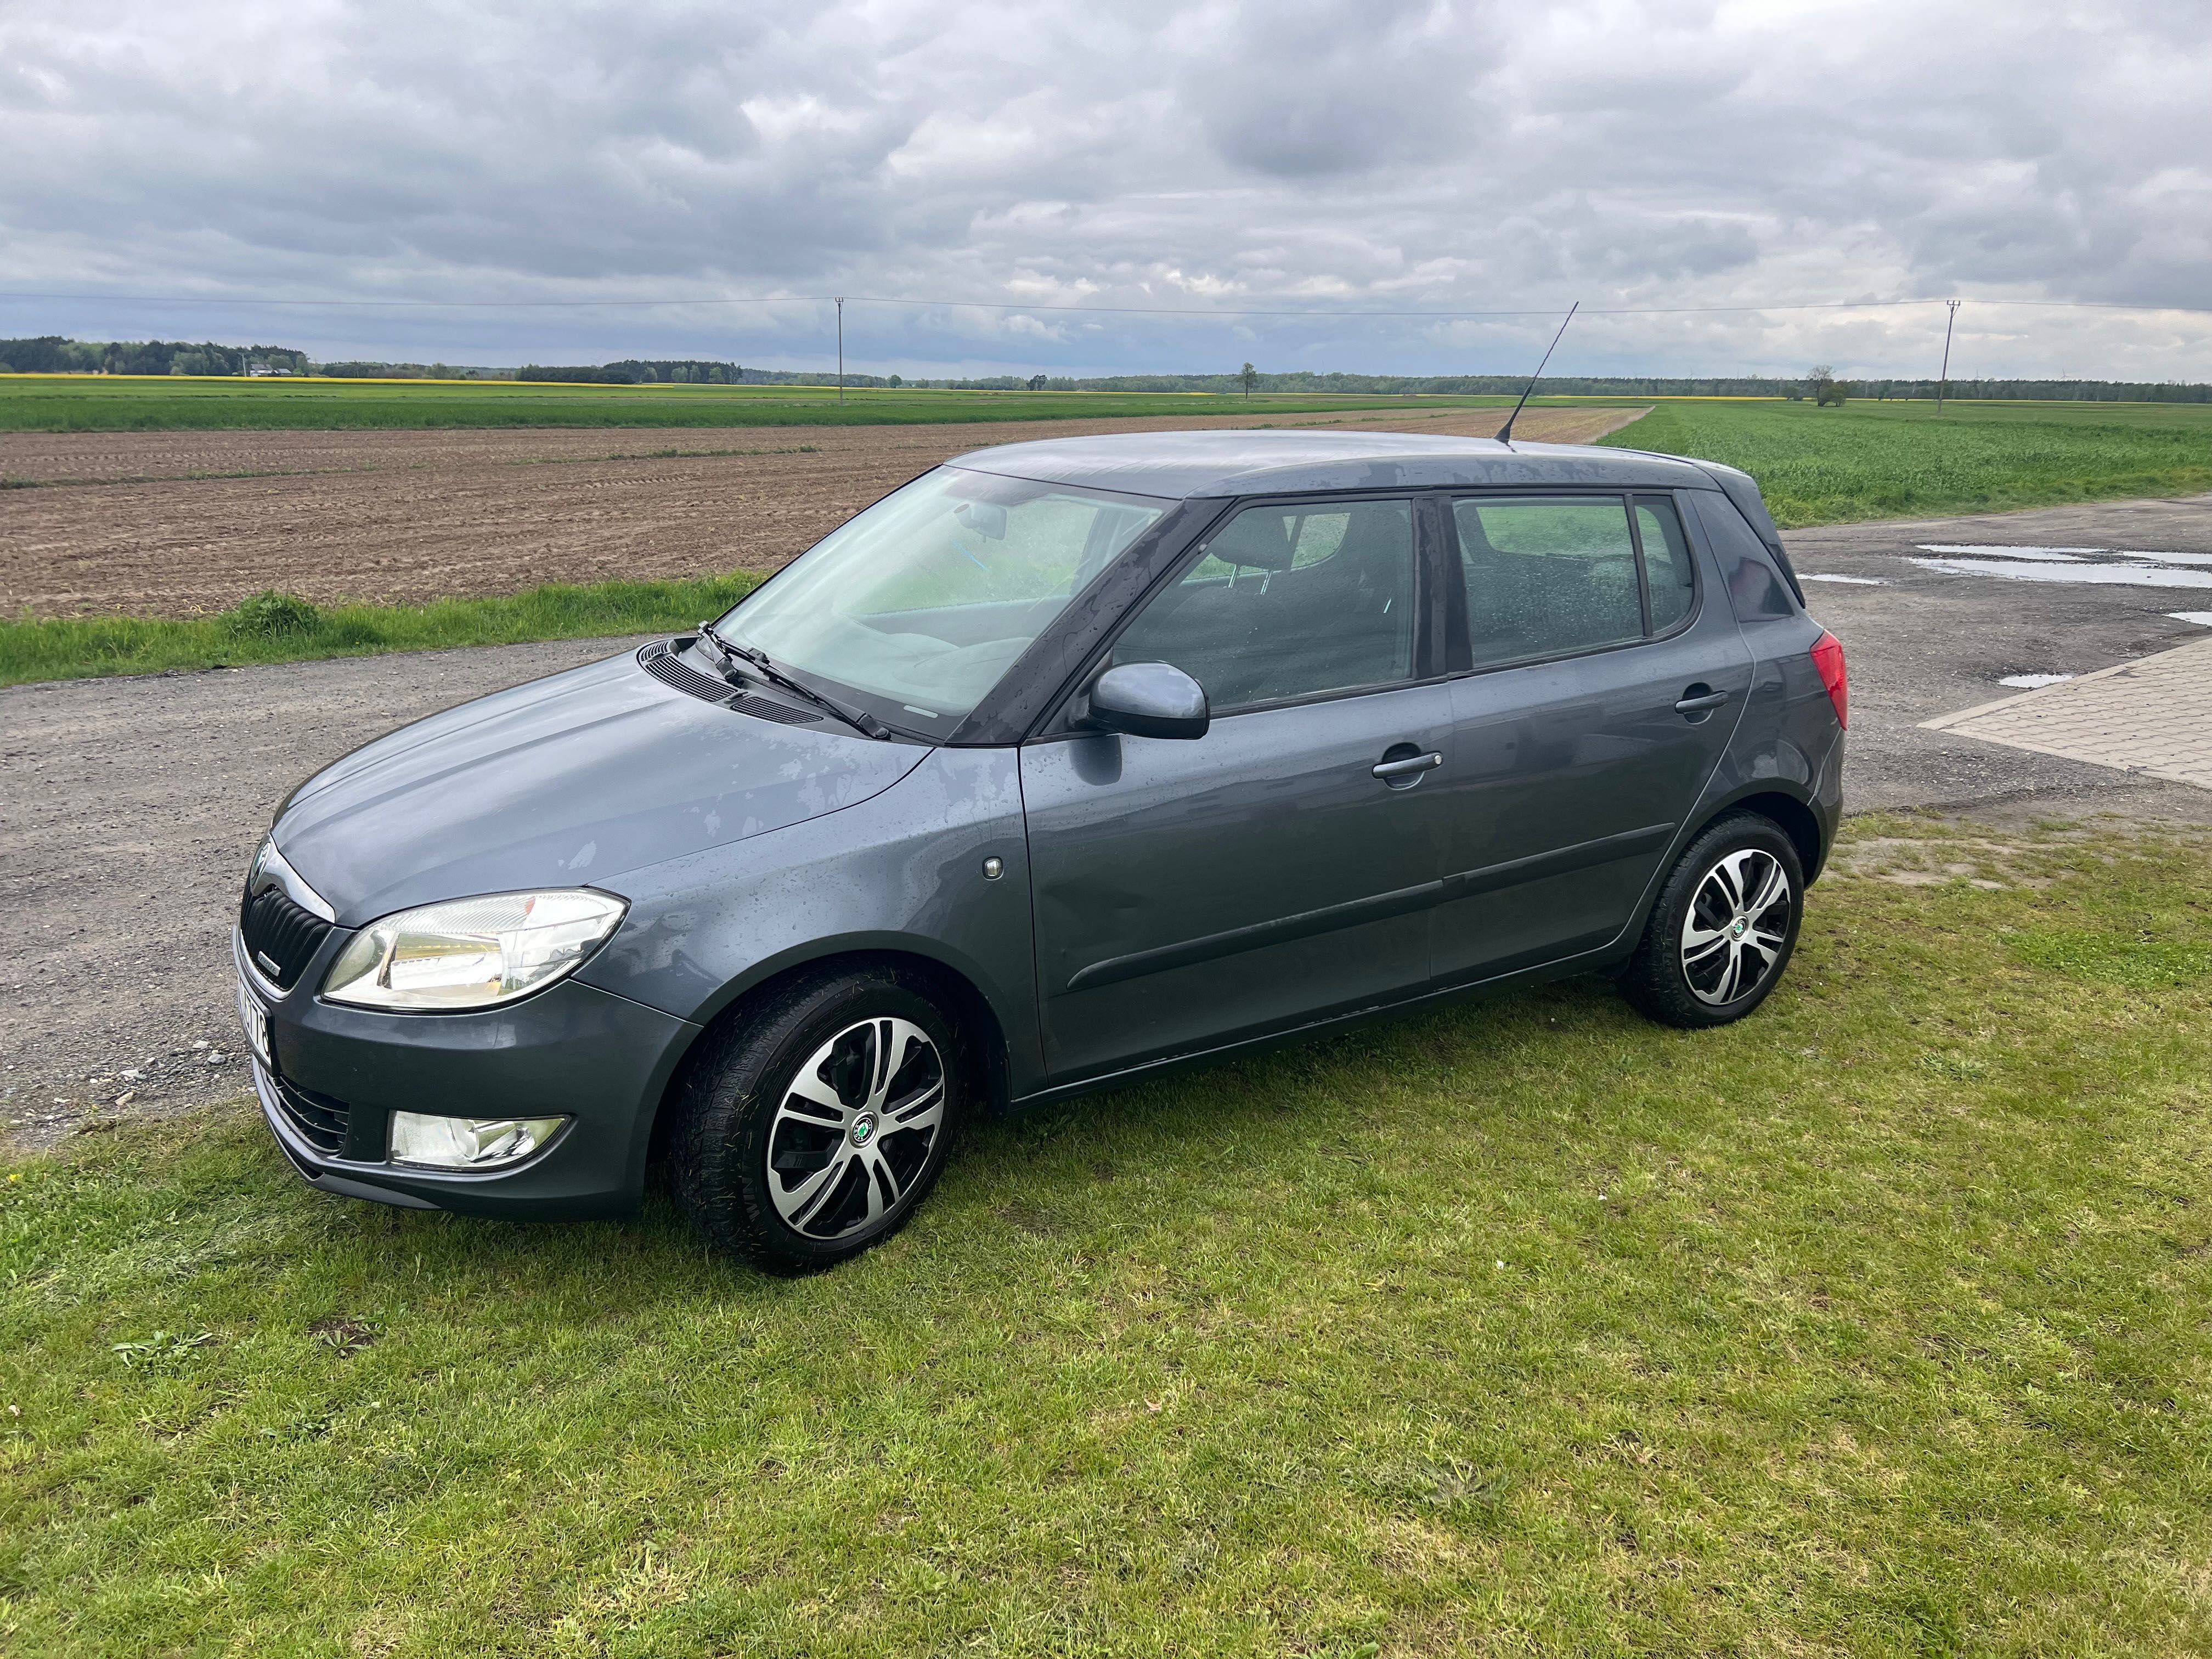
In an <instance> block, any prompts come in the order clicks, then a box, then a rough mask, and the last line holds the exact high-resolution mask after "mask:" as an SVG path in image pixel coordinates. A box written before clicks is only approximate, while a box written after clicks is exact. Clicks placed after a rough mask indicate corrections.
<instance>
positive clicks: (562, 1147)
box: [253, 1059, 640, 1221]
mask: <svg viewBox="0 0 2212 1659" xmlns="http://www.w3.org/2000/svg"><path fill="white" fill-rule="evenodd" d="M253 1092H254V1095H255V1097H257V1098H258V1100H259V1101H260V1103H261V1115H262V1118H263V1119H264V1121H266V1122H267V1123H268V1125H269V1133H270V1134H272V1135H274V1136H276V1145H277V1146H278V1147H279V1148H280V1149H281V1150H282V1151H283V1154H284V1157H285V1159H286V1161H287V1162H288V1163H289V1164H291V1166H292V1167H293V1168H294V1169H295V1170H298V1171H299V1173H300V1178H301V1180H303V1181H305V1182H307V1184H308V1185H309V1186H311V1187H313V1188H315V1189H316V1190H317V1191H319V1192H325V1193H334V1194H337V1195H338V1196H339V1197H341V1198H365V1199H368V1200H370V1201H372V1202H374V1203H377V1204H392V1205H397V1206H398V1207H399V1208H401V1209H403V1210H446V1211H450V1212H453V1213H454V1214H457V1215H474V1216H487V1217H491V1218H496V1219H499V1220H502V1221H589V1220H597V1219H603V1218H608V1217H612V1216H624V1215H630V1214H633V1213H635V1211H636V1209H637V1205H638V1198H639V1196H640V1194H639V1192H638V1190H637V1186H636V1183H635V1182H634V1181H632V1180H629V1179H626V1178H624V1177H623V1176H622V1175H621V1174H619V1173H617V1172H616V1171H605V1172H600V1171H599V1170H596V1168H595V1167H594V1166H595V1165H596V1160H593V1159H591V1158H590V1157H589V1152H590V1148H589V1146H588V1144H587V1143H588V1140H589V1137H588V1136H582V1135H579V1134H578V1133H575V1131H576V1129H577V1127H578V1126H577V1125H576V1124H574V1123H573V1122H572V1123H571V1124H569V1126H568V1128H567V1129H566V1130H564V1131H562V1133H559V1134H557V1135H556V1136H554V1138H553V1139H552V1140H551V1141H550V1142H549V1143H548V1144H547V1145H546V1146H545V1147H544V1149H543V1150H541V1151H539V1152H536V1153H534V1154H532V1156H531V1157H529V1158H526V1159H524V1160H523V1161H522V1162H521V1163H520V1164H515V1165H513V1167H512V1168H510V1169H505V1170H497V1171H490V1170H487V1171H483V1172H481V1173H469V1174H465V1173H461V1172H459V1171H456V1172H454V1173H453V1174H450V1175H449V1174H447V1173H445V1172H444V1171H442V1170H422V1169H416V1168H415V1167H413V1166H412V1165H408V1164H363V1163H358V1162H356V1161H355V1160H353V1159H351V1158H333V1157H331V1155H330V1154H329V1153H327V1152H323V1151H322V1150H320V1149H319V1148H318V1147H316V1146H311V1145H309V1144H308V1142H307V1140H306V1139H303V1138H302V1137H301V1134H300V1132H299V1131H298V1130H297V1129H295V1128H294V1127H292V1124H291V1122H290V1121H289V1118H288V1117H287V1115H286V1114H285V1112H284V1109H283V1107H281V1106H280V1105H278V1103H277V1101H276V1084H275V1083H274V1082H273V1081H272V1080H271V1079H270V1076H269V1073H268V1072H267V1070H266V1069H264V1066H262V1064H261V1062H260V1060H258V1059H257V1060H254V1062H253Z"/></svg>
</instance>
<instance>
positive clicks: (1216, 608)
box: [1114, 501, 1413, 714]
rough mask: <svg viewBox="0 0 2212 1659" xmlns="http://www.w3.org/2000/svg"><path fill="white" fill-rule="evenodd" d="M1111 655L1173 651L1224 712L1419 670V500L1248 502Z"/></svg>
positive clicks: (1144, 658) (1160, 657)
mask: <svg viewBox="0 0 2212 1659" xmlns="http://www.w3.org/2000/svg"><path fill="white" fill-rule="evenodd" d="M1114 660H1115V662H1117V663H1125V662H1167V663H1173V664H1174V665H1176V667H1177V668H1180V669H1182V671H1183V672H1184V673H1186V674H1188V675H1189V676H1190V677H1191V678H1193V679H1194V680H1196V681H1197V682H1198V683H1199V684H1200V685H1202V686H1204V687H1205V688H1206V699H1207V701H1208V702H1211V703H1212V706H1213V708H1214V711H1215V712H1216V713H1217V714H1222V713H1228V712H1231V711H1233V710H1235V709H1237V708H1249V707H1250V706H1251V705H1253V704H1255V703H1263V702H1283V701H1285V700H1287V699H1290V698H1294V697H1309V696H1317V695H1319V694H1321V693H1323V692H1328V691H1348V690H1358V689H1360V688H1363V687H1367V686H1376V685H1388V684H1394V683H1395V682H1398V681H1401V680H1406V679H1410V678H1412V677H1413V507H1412V506H1411V504H1409V503H1407V502H1406V501H1356V502H1342V501H1339V502H1325V503H1320V504H1317V505H1316V506H1314V507H1299V508H1293V507H1247V508H1246V509H1245V510H1244V511H1243V512H1242V513H1238V514H1237V516H1236V517H1235V518H1233V519H1231V520H1230V521H1229V522H1228V524H1227V525H1225V526H1223V527H1222V529H1221V530H1220V531H1219V532H1218V533H1217V534H1216V535H1215V536H1214V537H1213V538H1212V540H1211V541H1210V542H1208V543H1207V544H1206V554H1205V556H1204V557H1202V558H1200V560H1199V561H1198V562H1197V563H1195V564H1194V565H1193V566H1192V567H1191V568H1190V569H1189V570H1188V571H1187V572H1185V573H1184V574H1183V576H1182V580H1179V581H1176V582H1175V583H1173V584H1172V585H1170V586H1168V587H1166V588H1165V589H1164V590H1162V591H1161V592H1159V593H1158V594H1157V595H1156V596H1155V597H1154V598H1153V599H1152V601H1151V602H1150V603H1149V604H1147V605H1146V606H1145V608H1144V609H1143V610H1142V611H1139V612H1138V614H1137V617H1136V618H1135V620H1134V621H1133V622H1132V623H1130V624H1129V626H1128V627H1127V629H1124V630H1123V631H1122V634H1121V638H1120V639H1118V640H1117V641H1115V645H1114Z"/></svg>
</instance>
